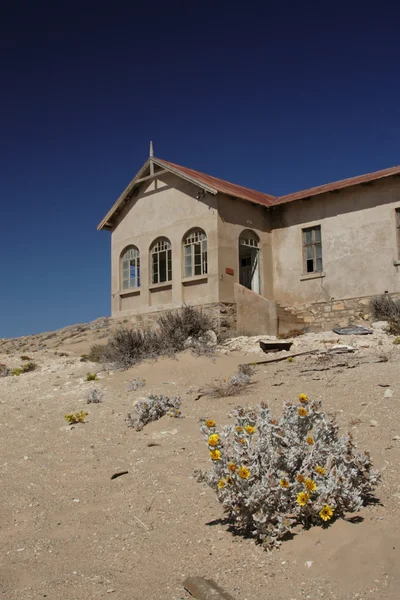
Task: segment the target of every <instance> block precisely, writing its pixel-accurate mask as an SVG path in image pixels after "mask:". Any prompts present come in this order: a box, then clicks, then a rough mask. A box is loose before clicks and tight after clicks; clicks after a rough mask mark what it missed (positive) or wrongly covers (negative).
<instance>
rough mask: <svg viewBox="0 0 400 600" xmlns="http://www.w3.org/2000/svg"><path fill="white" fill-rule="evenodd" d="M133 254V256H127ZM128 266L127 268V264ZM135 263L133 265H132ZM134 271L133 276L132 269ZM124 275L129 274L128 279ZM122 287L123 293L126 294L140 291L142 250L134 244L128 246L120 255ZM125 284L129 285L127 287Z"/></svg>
mask: <svg viewBox="0 0 400 600" xmlns="http://www.w3.org/2000/svg"><path fill="white" fill-rule="evenodd" d="M129 253H132V256H127V255H128V254H129ZM126 263H127V266H126V268H125V264H126ZM132 263H133V264H132ZM132 267H133V269H134V275H133V276H132V275H131V268H132ZM124 273H127V277H124ZM120 282H121V283H120V285H121V291H123V292H126V291H129V290H137V289H140V285H141V280H140V250H139V248H138V247H137V246H135V245H134V244H130V245H129V246H126V247H125V248H124V249H123V251H122V252H121V255H120ZM125 282H126V284H127V285H125Z"/></svg>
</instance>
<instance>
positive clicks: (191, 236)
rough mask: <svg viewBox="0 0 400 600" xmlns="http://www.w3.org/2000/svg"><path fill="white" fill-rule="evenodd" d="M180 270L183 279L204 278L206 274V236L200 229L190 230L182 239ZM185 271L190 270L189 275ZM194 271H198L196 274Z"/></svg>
mask: <svg viewBox="0 0 400 600" xmlns="http://www.w3.org/2000/svg"><path fill="white" fill-rule="evenodd" d="M187 259H188V260H187ZM196 259H197V260H196ZM189 263H190V264H189ZM182 269H183V274H182V276H183V279H190V278H192V277H204V276H205V275H207V274H208V240H207V234H206V232H205V231H204V230H203V229H201V228H200V227H195V228H193V229H190V230H189V231H188V232H187V233H186V234H185V236H184V237H183V241H182ZM187 269H190V273H188V271H187ZM196 269H197V270H198V272H197V273H196Z"/></svg>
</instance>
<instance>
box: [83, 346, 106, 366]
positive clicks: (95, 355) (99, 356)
mask: <svg viewBox="0 0 400 600" xmlns="http://www.w3.org/2000/svg"><path fill="white" fill-rule="evenodd" d="M104 348H105V346H104V345H103V344H93V345H92V346H91V347H90V350H89V354H87V355H86V354H85V355H84V357H85V358H86V360H89V361H90V362H102V360H103V354H104ZM82 362H85V361H82Z"/></svg>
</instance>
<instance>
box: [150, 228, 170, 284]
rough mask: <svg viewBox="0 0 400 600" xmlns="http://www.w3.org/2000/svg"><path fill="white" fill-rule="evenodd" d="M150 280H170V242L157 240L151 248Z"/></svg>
mask: <svg viewBox="0 0 400 600" xmlns="http://www.w3.org/2000/svg"><path fill="white" fill-rule="evenodd" d="M150 255H151V282H152V283H165V282H167V281H171V280H172V251H171V242H170V241H169V240H167V239H166V238H162V239H160V240H158V241H157V242H156V243H155V244H154V245H153V246H152V248H151V252H150Z"/></svg>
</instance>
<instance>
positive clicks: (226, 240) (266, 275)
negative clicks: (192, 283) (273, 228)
mask: <svg viewBox="0 0 400 600" xmlns="http://www.w3.org/2000/svg"><path fill="white" fill-rule="evenodd" d="M269 223H270V217H269V213H268V212H267V210H266V209H265V208H264V207H262V206H259V205H255V204H251V203H250V202H245V201H244V200H239V199H235V198H231V197H229V196H225V195H222V194H220V195H218V245H219V256H218V263H219V297H220V301H221V302H234V299H235V293H234V286H235V283H239V237H240V234H241V233H242V231H244V230H245V229H250V230H251V231H254V232H255V233H256V234H257V235H258V237H259V238H260V267H259V268H260V295H261V296H264V297H266V298H270V299H272V297H273V296H272V294H273V288H272V250H271V234H270V225H269ZM227 268H231V269H233V271H234V274H233V275H229V274H227V273H226V269H227Z"/></svg>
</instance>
